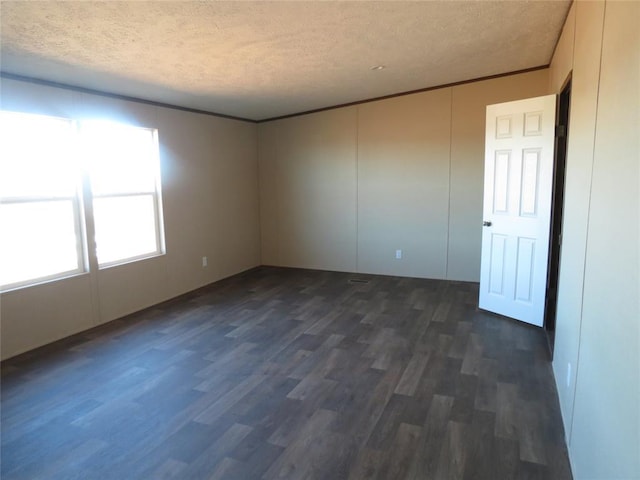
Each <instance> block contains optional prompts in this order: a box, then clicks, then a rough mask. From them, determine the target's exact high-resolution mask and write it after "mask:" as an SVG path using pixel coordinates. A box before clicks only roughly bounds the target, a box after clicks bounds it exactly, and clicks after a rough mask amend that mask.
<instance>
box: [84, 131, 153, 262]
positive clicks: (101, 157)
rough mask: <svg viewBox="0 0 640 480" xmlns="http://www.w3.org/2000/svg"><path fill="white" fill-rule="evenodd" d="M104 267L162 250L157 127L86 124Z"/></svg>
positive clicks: (86, 148)
mask: <svg viewBox="0 0 640 480" xmlns="http://www.w3.org/2000/svg"><path fill="white" fill-rule="evenodd" d="M81 136H82V141H83V145H84V148H83V155H84V156H85V157H86V159H87V167H88V172H89V179H90V183H91V192H92V200H93V220H94V225H95V231H96V235H95V239H96V251H97V252H96V253H97V256H98V263H99V265H100V266H108V265H113V264H116V263H121V262H123V261H129V260H133V259H137V258H144V257H148V256H151V255H157V254H160V253H162V251H163V245H162V235H161V231H162V226H161V225H162V223H161V219H162V215H161V212H160V206H161V202H160V201H159V200H160V199H159V194H160V188H159V187H160V185H159V184H160V171H159V162H158V143H157V135H156V131H155V130H151V129H148V128H136V127H129V126H123V125H118V124H113V123H106V122H84V123H82V124H81Z"/></svg>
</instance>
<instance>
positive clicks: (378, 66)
mask: <svg viewBox="0 0 640 480" xmlns="http://www.w3.org/2000/svg"><path fill="white" fill-rule="evenodd" d="M385 68H387V67H385V66H384V65H374V66H373V67H371V70H384V69H385Z"/></svg>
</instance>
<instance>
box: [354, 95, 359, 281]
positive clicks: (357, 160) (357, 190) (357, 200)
mask: <svg viewBox="0 0 640 480" xmlns="http://www.w3.org/2000/svg"><path fill="white" fill-rule="evenodd" d="M359 160H360V107H356V162H355V163H356V165H355V166H356V269H355V270H356V273H360V265H359V259H358V250H359V248H358V247H359V245H360V243H359V238H360V221H359V219H360V190H359V186H360V178H359V172H360V164H359Z"/></svg>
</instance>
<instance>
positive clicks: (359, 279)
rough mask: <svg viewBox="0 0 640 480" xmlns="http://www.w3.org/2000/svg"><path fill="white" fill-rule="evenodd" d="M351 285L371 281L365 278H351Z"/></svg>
mask: <svg viewBox="0 0 640 480" xmlns="http://www.w3.org/2000/svg"><path fill="white" fill-rule="evenodd" d="M349 283H364V284H367V283H369V280H365V279H364V278H350V279H349Z"/></svg>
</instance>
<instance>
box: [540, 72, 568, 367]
mask: <svg viewBox="0 0 640 480" xmlns="http://www.w3.org/2000/svg"><path fill="white" fill-rule="evenodd" d="M570 110H571V75H569V77H568V78H567V80H566V81H565V83H564V85H563V86H562V89H561V91H560V94H559V95H558V102H557V112H556V136H555V137H556V138H555V153H554V162H553V187H552V199H551V227H550V228H551V232H550V234H549V260H548V262H549V263H548V267H547V288H546V295H545V309H544V330H545V332H546V336H547V344H548V347H549V355H550V356H551V359H553V350H554V344H555V330H556V311H557V305H558V281H559V277H560V255H561V251H562V218H563V213H564V193H565V178H566V168H567V146H568V139H569V117H570Z"/></svg>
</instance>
